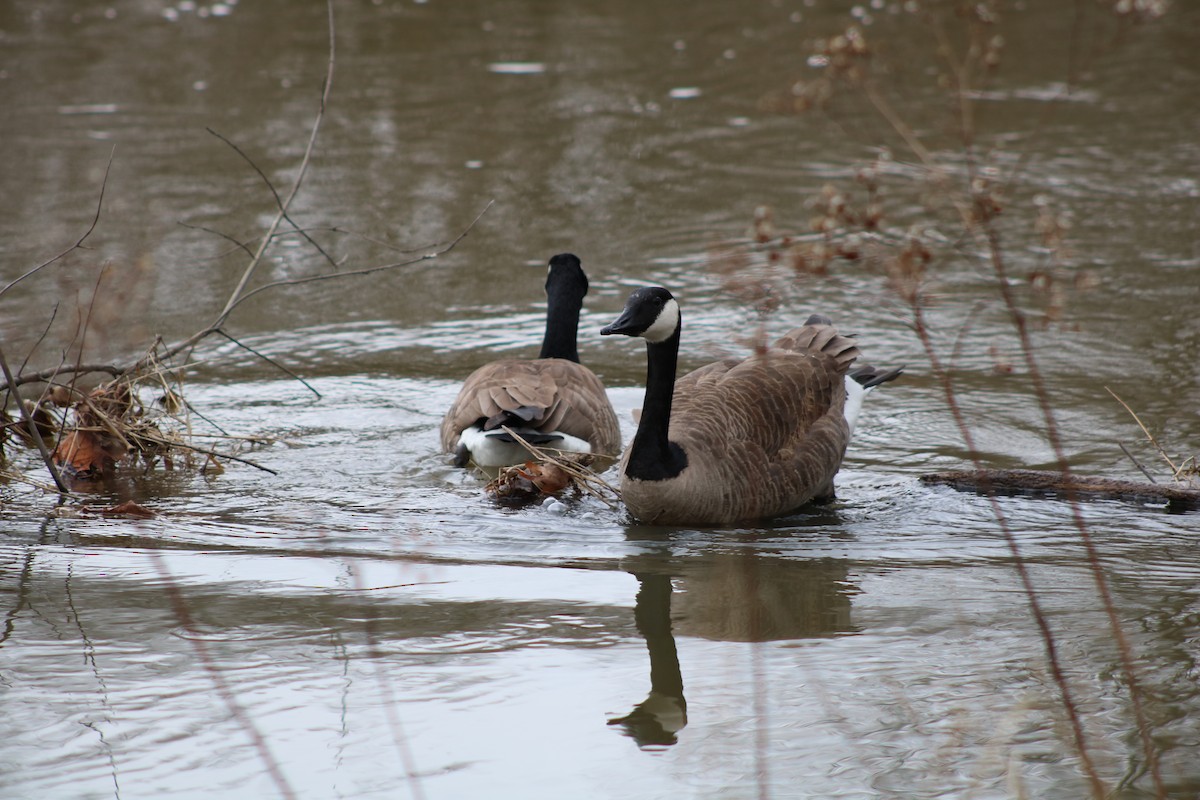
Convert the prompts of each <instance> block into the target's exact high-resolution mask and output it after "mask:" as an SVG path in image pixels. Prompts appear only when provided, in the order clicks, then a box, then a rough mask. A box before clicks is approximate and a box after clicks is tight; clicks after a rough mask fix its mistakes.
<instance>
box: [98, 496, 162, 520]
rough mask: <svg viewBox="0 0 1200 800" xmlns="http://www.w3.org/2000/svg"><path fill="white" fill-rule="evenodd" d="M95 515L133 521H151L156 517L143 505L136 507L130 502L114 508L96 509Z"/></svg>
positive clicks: (118, 504)
mask: <svg viewBox="0 0 1200 800" xmlns="http://www.w3.org/2000/svg"><path fill="white" fill-rule="evenodd" d="M96 511H97V513H99V514H101V515H103V516H106V517H133V518H134V519H153V518H154V517H155V516H157V515H156V514H155V513H154V512H153V511H151V510H150V509H148V508H146V507H145V506H143V505H138V504H137V503H135V502H133V501H132V500H126V501H125V502H124V503H117V504H116V505H115V506H109V507H108V508H99V509H96Z"/></svg>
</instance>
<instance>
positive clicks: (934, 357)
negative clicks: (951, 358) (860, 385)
mask: <svg viewBox="0 0 1200 800" xmlns="http://www.w3.org/2000/svg"><path fill="white" fill-rule="evenodd" d="M912 311H913V321H914V324H913V328H914V330H915V332H916V334H917V338H918V339H919V340H920V342H921V346H922V348H924V350H925V355H926V356H927V357H928V358H929V365H930V368H931V369H932V370H933V374H934V377H935V379H936V380H937V382H938V384H939V385H940V386H941V388H942V395H943V397H944V398H945V400H946V406H947V407H948V408H949V409H950V415H951V417H952V418H953V419H954V425H955V427H956V428H958V432H959V435H961V436H962V437H963V443H964V444H965V445H966V447H967V453H968V455H969V457H970V459H971V462H972V463H973V464H974V465H975V468H976V469H982V468H983V459H982V457H981V456H980V453H979V449H978V447H977V446H976V444H975V436H974V434H973V433H972V432H971V428H970V426H969V425H968V424H967V418H966V415H965V414H964V413H963V410H962V406H960V405H959V403H958V395H957V394H956V393H955V391H954V385H953V382H952V380H951V377H950V374H949V372H947V371H946V369H945V368H944V367H943V365H942V362H941V358H940V357H939V356H938V352H937V348H936V346H935V345H934V343H933V339H932V338H931V337H930V335H929V328H928V326H927V325H926V324H925V315H924V309H923V307H922V305H921V302H920V299H919V298H915V299H914V300H913V303H912ZM986 494H987V498H988V503H989V504H990V505H991V509H992V515H993V516H995V518H996V523H997V524H998V525H999V526H1000V532H1001V534H1002V535H1003V536H1004V541H1005V543H1006V544H1007V545H1008V550H1009V552H1010V553H1011V554H1012V557H1013V563H1014V564H1015V566H1016V570H1017V577H1018V578H1019V579H1020V581H1021V588H1022V590H1023V591H1024V593H1025V598H1026V601H1027V602H1028V603H1029V611H1030V615H1031V616H1032V617H1033V620H1034V624H1035V625H1037V628H1038V633H1039V634H1040V636H1041V639H1042V647H1043V648H1044V649H1045V651H1046V661H1047V663H1048V664H1049V666H1050V675H1051V677H1052V678H1053V679H1054V683H1055V685H1056V686H1057V687H1058V691H1059V695H1060V696H1061V697H1062V702H1063V708H1064V709H1065V710H1066V712H1067V719H1068V721H1069V723H1070V725H1071V731H1072V734H1073V736H1074V739H1075V749H1076V752H1078V753H1079V758H1080V760H1081V761H1082V762H1083V769H1084V773H1085V774H1086V776H1087V779H1088V783H1089V784H1090V786H1091V789H1092V794H1093V795H1094V796H1095V797H1096V798H1097V800H1100V799H1101V798H1105V797H1107V789H1106V788H1105V786H1104V783H1103V782H1102V781H1101V780H1100V776H1099V773H1097V772H1096V765H1095V763H1094V762H1093V761H1092V757H1091V753H1090V752H1089V750H1088V747H1087V737H1086V735H1085V733H1084V730H1083V720H1082V718H1081V717H1080V714H1079V707H1078V705H1076V703H1075V699H1074V696H1073V693H1072V691H1071V685H1070V683H1069V682H1068V681H1067V676H1066V672H1065V671H1064V670H1063V666H1062V660H1061V658H1060V657H1059V653H1058V641H1057V639H1056V638H1055V636H1054V631H1053V630H1052V629H1051V628H1050V621H1049V619H1048V618H1047V617H1046V613H1045V611H1044V610H1043V609H1042V603H1041V600H1040V599H1039V598H1038V593H1037V587H1036V586H1034V583H1033V576H1032V575H1031V574H1030V572H1029V566H1028V564H1027V563H1026V561H1025V557H1024V554H1022V552H1021V546H1020V544H1019V543H1018V542H1017V537H1016V534H1015V532H1014V531H1013V529H1012V526H1011V525H1010V524H1009V521H1008V517H1007V515H1005V513H1004V508H1003V507H1002V506H1001V505H1000V500H999V498H998V497H997V495H996V492H995V491H987V492H986Z"/></svg>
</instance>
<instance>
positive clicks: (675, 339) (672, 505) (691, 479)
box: [600, 286, 902, 525]
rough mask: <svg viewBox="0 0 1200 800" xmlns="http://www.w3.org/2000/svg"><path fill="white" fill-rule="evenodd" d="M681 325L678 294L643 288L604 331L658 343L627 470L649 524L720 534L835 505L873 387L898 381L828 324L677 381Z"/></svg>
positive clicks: (629, 487)
mask: <svg viewBox="0 0 1200 800" xmlns="http://www.w3.org/2000/svg"><path fill="white" fill-rule="evenodd" d="M680 328H681V320H680V315H679V304H678V303H677V302H676V300H675V298H674V297H672V296H671V293H670V292H668V291H667V290H666V289H663V288H662V287H658V286H654V287H648V288H644V289H638V290H637V291H635V292H634V293H633V294H632V295H630V297H629V300H628V301H627V302H626V304H625V310H624V311H623V312H622V313H621V315H620V317H618V318H617V320H616V321H615V322H613V323H612V324H611V325H609V326H607V327H606V328H604V329H603V330H601V331H600V333H602V334H605V335H608V334H614V333H620V334H624V335H626V336H641V337H642V338H643V339H645V340H646V360H647V370H646V397H645V401H644V403H643V406H642V414H641V420H640V422H639V424H638V429H637V433H636V434H635V436H634V438H633V442H632V443H631V444H630V445H629V447H628V449H627V450H626V451H625V455H624V457H623V459H622V464H621V496H622V498H623V499H624V501H625V505H626V507H627V508H628V509H629V511H630V513H631V514H632V515H633V516H634V517H635V518H637V519H639V520H641V521H643V522H647V523H657V524H701V525H716V524H724V523H733V522H743V521H749V520H758V519H765V518H767V517H773V516H778V515H780V514H785V513H787V512H789V511H793V510H795V509H797V508H799V507H800V506H802V505H804V504H805V503H807V502H810V501H812V500H822V499H827V498H831V497H832V496H833V476H834V475H835V474H836V473H837V471H838V468H839V467H840V466H841V463H842V456H843V455H844V454H845V452H846V445H847V444H849V442H850V434H851V432H852V431H853V429H854V422H855V419H856V418H857V416H858V412H859V410H860V409H861V407H862V398H863V395H864V394H865V393H866V391H867V390H869V389H871V388H873V387H875V386H878V385H879V384H881V383H884V382H886V381H890V380H892V379H894V378H895V377H897V376H898V375H899V374H900V372H901V369H902V368H897V369H892V370H887V371H879V370H875V369H873V368H871V367H859V368H857V369H855V370H853V371H851V370H850V365H851V363H852V362H853V361H854V359H855V358H856V357H857V356H858V348H857V347H856V346H855V344H854V341H853V340H852V339H850V338H849V337H846V336H842V335H841V334H839V333H838V332H837V330H836V329H835V328H834V327H833V325H832V323H831V322H830V321H829V320H828V319H826V318H824V317H820V316H817V315H813V316H812V317H810V318H809V320H808V322H807V323H805V325H804V326H803V327H800V328H796V329H794V330H792V331H791V332H789V333H787V334H786V335H784V336H782V337H781V338H780V339H779V340H778V341H776V342H775V344H774V346H773V347H772V348H771V349H769V350H768V351H767V352H765V353H763V354H760V355H755V356H751V357H750V358H746V359H739V358H727V359H724V360H722V361H716V362H714V363H712V364H708V365H706V366H704V367H701V368H700V369H698V370H696V371H695V372H692V373H691V374H689V375H686V376H684V377H683V378H681V379H679V380H678V381H676V380H675V365H676V361H677V360H678V356H679V331H680Z"/></svg>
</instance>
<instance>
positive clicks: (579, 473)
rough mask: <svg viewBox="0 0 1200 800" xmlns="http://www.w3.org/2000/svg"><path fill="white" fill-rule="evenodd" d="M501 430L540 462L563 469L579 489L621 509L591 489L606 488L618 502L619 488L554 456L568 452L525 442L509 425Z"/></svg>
mask: <svg viewBox="0 0 1200 800" xmlns="http://www.w3.org/2000/svg"><path fill="white" fill-rule="evenodd" d="M500 428H501V430H503V431H504V432H505V433H507V434H508V435H509V436H511V437H513V439H514V440H516V442H517V444H519V445H521V446H522V447H524V448H525V449H526V450H528V451H529V453H530V454H531V455H533V457H534V458H536V459H538V460H539V461H547V462H549V463H551V464H553V465H554V466H556V467H558V468H559V469H561V470H562V471H563V472H566V473H567V474H568V475H570V476H571V477H573V478H575V479H576V481H577V483H576V485H577V486H579V488H581V489H583V490H584V491H585V492H587V493H588V494H589V495H591V496H592V497H595V498H596V499H598V500H600V501H602V502H603V503H604V504H605V505H607V506H608V507H609V508H613V509H616V508H619V507H620V506H618V505H617V504H616V503H614V502H612V501H611V500H609V499H608V498H607V497H605V496H604V495H603V494H602V493H600V492H599V491H596V490H595V489H593V488H592V487H591V484H593V483H595V484H599V485H600V486H602V487H604V488H605V489H606V490H608V491H609V492H612V495H613V497H615V498H617V500H618V501H619V500H620V499H621V493H620V492H619V491H618V490H617V488H616V487H615V486H612V485H611V484H609V483H608V482H607V481H605V480H604V479H603V478H601V477H600V476H599V475H597V474H596V473H595V472H592V471H591V470H590V469H587V468H585V467H581V466H579V465H578V464H575V463H572V462H571V461H570V460H568V459H566V458H563V457H561V456H557V455H554V454H553V453H565V452H566V451H564V450H553V451H550V449H549V448H547V449H543V448H540V447H538V446H537V445H535V444H533V443H531V442H527V441H525V439H524V437H522V436H521V434H519V433H517V432H516V431H514V430H513V429H512V428H510V427H508V426H507V425H501V426H500Z"/></svg>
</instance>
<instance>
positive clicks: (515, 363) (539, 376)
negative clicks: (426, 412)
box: [441, 358, 620, 454]
mask: <svg viewBox="0 0 1200 800" xmlns="http://www.w3.org/2000/svg"><path fill="white" fill-rule="evenodd" d="M518 410H520V412H521V416H522V417H525V418H528V419H529V420H530V422H529V425H530V427H534V428H536V429H538V430H546V431H550V430H556V431H561V432H563V433H566V434H569V435H571V436H575V437H578V438H580V439H584V440H587V441H589V442H591V443H592V447H593V450H594V451H596V452H603V453H606V454H611V453H615V452H616V451H617V450H618V449H619V448H620V429H619V426H618V424H617V420H616V415H615V414H614V412H613V410H612V406H611V404H610V403H609V401H608V398H607V396H606V395H605V393H604V385H603V384H602V383H601V382H600V379H599V378H597V377H596V376H595V374H594V373H593V372H592V371H591V370H589V369H588V368H587V367H584V366H582V365H581V364H577V363H575V362H573V361H567V360H564V359H558V358H546V359H537V360H531V361H522V360H518V359H506V360H503V361H494V362H492V363H490V364H486V365H484V366H482V367H480V368H479V369H477V370H476V371H475V372H473V373H471V375H470V376H469V377H468V378H467V380H466V381H465V382H464V383H463V387H462V389H461V391H460V392H459V394H458V398H457V399H456V400H455V401H454V403H453V405H451V406H450V410H449V411H448V412H447V413H446V416H445V418H444V419H443V420H442V429H441V438H442V447H443V448H444V449H446V450H453V449H454V447H455V446H456V444H457V441H458V436H459V434H460V433H461V432H462V431H463V429H465V428H468V427H470V426H471V425H474V424H476V423H477V422H479V421H480V420H481V419H483V420H487V419H492V418H494V417H497V415H501V414H503V413H504V412H517V411H518Z"/></svg>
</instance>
